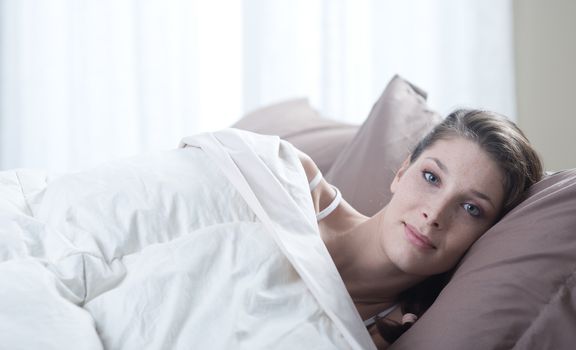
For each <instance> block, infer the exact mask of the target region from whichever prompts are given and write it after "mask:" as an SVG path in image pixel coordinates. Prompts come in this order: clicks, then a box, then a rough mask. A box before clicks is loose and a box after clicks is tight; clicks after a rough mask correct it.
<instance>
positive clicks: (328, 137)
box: [233, 99, 359, 173]
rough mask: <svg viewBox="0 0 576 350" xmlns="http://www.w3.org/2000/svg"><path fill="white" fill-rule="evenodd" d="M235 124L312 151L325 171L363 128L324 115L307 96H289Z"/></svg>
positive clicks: (311, 153) (305, 151)
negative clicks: (291, 97)
mask: <svg viewBox="0 0 576 350" xmlns="http://www.w3.org/2000/svg"><path fill="white" fill-rule="evenodd" d="M233 127H235V128H239V129H244V130H249V131H253V132H256V133H260V134H266V135H278V136H280V138H282V139H285V140H286V141H288V142H290V143H292V144H293V145H294V146H295V147H296V148H298V149H299V150H301V151H302V152H304V153H306V154H308V155H309V156H310V157H311V158H312V159H313V160H314V161H315V162H316V164H317V165H318V167H319V168H320V171H322V172H323V173H326V172H328V170H329V169H330V167H331V166H332V163H333V162H334V160H335V159H336V157H337V156H338V154H340V152H341V151H342V149H343V148H344V147H345V146H346V145H347V144H348V143H349V142H350V141H351V140H352V138H353V137H354V135H355V134H356V132H357V131H358V128H359V127H358V126H357V125H351V124H346V123H341V122H337V121H334V120H331V119H328V118H325V117H322V116H321V115H320V114H319V113H318V112H317V111H316V110H314V108H312V107H311V106H310V103H309V102H308V100H307V99H295V100H289V101H285V102H281V103H277V104H274V105H271V106H268V107H264V108H261V109H258V110H256V111H254V112H252V113H249V114H247V115H246V116H244V117H243V118H242V119H240V120H239V121H238V122H236V123H235V124H234V125H233Z"/></svg>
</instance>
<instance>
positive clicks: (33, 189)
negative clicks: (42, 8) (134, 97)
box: [0, 76, 576, 349]
mask: <svg viewBox="0 0 576 350" xmlns="http://www.w3.org/2000/svg"><path fill="white" fill-rule="evenodd" d="M440 118H441V117H440V116H439V115H438V114H437V113H436V112H434V111H433V110H431V109H430V108H428V106H427V104H426V94H425V92H424V91H423V90H422V89H419V88H418V87H416V86H414V85H413V84H411V83H410V82H408V81H406V80H405V79H403V78H402V77H399V76H396V77H394V78H393V79H392V80H391V81H390V83H389V85H388V86H387V87H386V89H385V90H384V92H383V93H382V95H381V96H380V97H379V99H378V100H377V101H376V103H375V104H374V107H373V108H372V110H371V112H370V115H369V116H368V118H367V119H366V120H365V122H364V123H363V124H362V125H350V124H345V123H340V122H336V121H334V120H331V119H328V118H326V117H324V116H322V115H320V114H319V113H318V112H317V111H315V110H314V109H313V108H312V107H311V106H310V104H309V103H308V101H307V100H305V99H296V100H291V101H286V102H283V103H279V104H276V105H272V106H269V107H266V108H262V109H259V110H257V111H254V112H253V113H250V114H248V115H246V116H244V117H243V118H241V119H240V120H239V121H238V122H237V123H236V124H234V125H233V128H231V129H227V130H223V131H219V132H216V133H207V134H202V135H196V136H193V137H187V138H184V139H183V140H181V143H180V147H178V148H175V149H174V150H170V151H165V152H158V153H154V154H146V155H142V156H139V157H132V158H128V159H122V160H118V161H114V162H109V163H106V164H103V165H100V166H98V167H96V168H93V169H87V170H84V171H80V172H77V173H73V174H64V175H58V176H53V175H51V174H46V173H44V172H42V171H39V170H29V169H14V170H8V171H3V172H0V280H1V281H2V288H0V344H2V347H6V348H9V349H143V348H146V349H189V348H198V349H223V348H233V349H295V348H296V349H299V348H306V349H308V348H310V349H312V348H314V349H373V348H374V345H373V344H372V343H371V340H370V338H369V336H368V333H367V332H366V330H365V328H364V327H363V323H362V321H361V320H360V318H359V316H358V314H357V313H356V312H355V309H354V306H353V303H352V302H351V300H350V298H349V296H348V295H347V293H346V291H345V288H344V286H343V284H342V281H341V280H340V279H339V276H338V274H337V271H336V270H335V268H334V267H333V265H332V264H330V263H329V259H330V258H329V255H328V253H327V251H326V249H325V247H324V245H323V244H322V242H321V241H320V239H319V237H318V235H317V234H316V230H317V226H316V222H315V218H314V215H313V214H312V213H313V210H312V209H311V208H310V206H311V203H310V201H309V192H308V191H309V189H308V183H307V180H306V176H305V174H304V172H303V170H302V168H301V166H300V164H299V161H298V158H297V156H296V153H295V151H294V147H293V146H296V147H297V148H299V149H301V150H302V151H304V152H306V153H308V154H309V155H310V156H311V157H312V158H313V159H314V160H315V162H316V163H317V164H318V165H319V167H320V169H321V171H322V172H323V174H324V176H325V177H326V178H327V180H328V181H330V182H331V183H333V184H334V185H336V186H338V187H339V188H340V190H341V192H342V194H343V196H344V197H345V198H346V199H347V200H348V201H349V202H351V203H352V204H353V205H355V206H356V207H357V208H358V209H359V210H360V211H361V212H363V213H364V214H366V215H371V214H374V213H375V212H376V211H378V210H379V209H380V208H381V207H382V206H383V205H384V203H386V202H387V200H388V198H389V197H390V193H389V190H388V187H389V186H388V184H389V183H390V181H391V179H392V178H393V176H394V171H395V170H396V169H397V168H398V166H399V164H400V163H401V161H402V160H403V159H404V158H405V157H406V155H407V154H408V152H409V151H410V149H411V147H412V146H413V143H414V142H415V141H416V140H418V139H419V138H420V137H421V136H422V135H424V134H425V133H426V132H427V131H428V130H429V129H430V128H431V127H432V125H434V124H435V123H436V122H437V121H439V120H440ZM176 142H177V140H176ZM359 155H361V156H359ZM358 178H362V181H358ZM374 188H375V189H376V190H373V189H374ZM271 189H272V190H271ZM191 199H193V200H191ZM575 212H576V170H575V169H567V170H565V171H561V172H557V173H554V174H550V175H548V176H547V177H546V179H544V180H543V181H541V182H540V183H538V184H536V185H535V186H533V188H532V189H531V191H530V196H529V197H528V198H527V200H525V201H524V202H523V203H522V204H521V205H520V206H518V207H517V208H516V209H514V210H513V211H511V212H510V213H508V214H507V215H506V217H504V218H503V219H502V220H501V221H500V222H499V223H498V224H497V225H495V226H494V227H493V228H492V229H491V230H490V231H489V232H487V233H486V234H485V235H484V236H483V237H482V238H481V239H480V240H479V241H478V242H476V243H475V244H474V245H473V246H472V248H471V249H470V251H469V252H468V253H467V254H466V255H465V257H464V258H463V260H462V261H461V262H460V264H459V266H458V268H457V269H456V271H455V273H454V275H453V277H452V279H451V281H450V282H449V284H448V285H447V287H446V288H445V289H444V290H443V291H442V293H441V294H440V296H439V297H438V299H437V300H436V302H435V303H434V304H433V305H432V307H431V308H430V309H429V310H428V311H427V312H426V313H425V314H424V316H423V317H422V318H421V319H420V320H419V321H418V322H417V323H416V324H415V325H414V326H413V327H412V328H411V329H410V330H409V331H408V332H407V333H405V334H404V335H403V336H402V337H401V338H400V339H399V340H398V341H397V342H396V343H394V344H393V345H392V347H391V348H392V349H461V348H467V349H509V348H517V349H542V348H554V349H563V348H569V347H570V346H571V345H572V344H574V343H576V332H574V331H573V330H574V329H576V309H575V305H576V291H575V288H576V287H575V284H576V277H575V273H574V272H575V270H576V230H575V227H576V216H575V215H574V213H575ZM246 256H248V258H245V257H246ZM240 257H242V258H240ZM230 286H233V287H230Z"/></svg>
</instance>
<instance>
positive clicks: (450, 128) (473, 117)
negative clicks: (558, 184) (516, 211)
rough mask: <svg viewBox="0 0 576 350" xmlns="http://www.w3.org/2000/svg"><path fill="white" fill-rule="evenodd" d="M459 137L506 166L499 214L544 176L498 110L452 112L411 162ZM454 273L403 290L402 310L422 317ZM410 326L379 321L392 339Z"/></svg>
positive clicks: (527, 144)
mask: <svg viewBox="0 0 576 350" xmlns="http://www.w3.org/2000/svg"><path fill="white" fill-rule="evenodd" d="M458 137H461V138H465V139H467V140H471V141H474V142H476V143H477V144H478V145H479V146H480V147H481V148H482V149H483V150H484V151H485V152H486V153H487V154H488V155H489V156H490V157H491V158H492V159H493V160H494V161H495V162H496V163H497V164H498V165H499V166H500V168H501V169H502V170H503V172H504V174H505V179H504V206H503V209H502V212H501V213H500V217H502V216H503V215H504V214H505V213H507V212H508V211H510V210H511V209H512V208H514V207H515V206H516V205H517V204H518V203H520V202H521V201H522V200H523V199H524V196H525V193H526V190H527V189H528V188H529V187H530V186H531V185H532V184H534V183H536V182H538V181H540V179H541V178H542V176H543V170H542V162H541V160H540V157H539V156H538V154H537V153H536V151H535V150H534V148H533V147H532V145H531V144H530V142H529V141H528V139H527V138H526V136H525V135H524V133H522V131H521V130H520V129H519V128H518V126H517V125H516V124H515V123H513V122H512V121H510V120H508V119H507V118H505V117H503V116H501V115H499V114H497V113H494V112H489V111H482V110H470V109H459V110H456V111H454V112H452V113H450V114H449V115H448V116H447V117H446V118H445V119H444V120H443V121H442V122H440V123H439V124H438V125H436V127H435V128H434V129H432V131H430V132H429V133H428V134H427V135H426V136H425V137H424V138H423V139H422V140H421V141H420V142H419V143H418V144H417V145H416V147H415V148H414V150H413V151H412V153H411V155H410V163H413V162H414V161H416V160H417V159H418V157H419V156H420V155H421V154H422V152H424V150H426V149H427V148H429V147H430V146H432V145H433V144H434V143H435V142H436V141H438V140H446V139H451V138H458ZM451 273H452V271H449V272H446V273H443V274H440V275H436V276H432V277H430V278H428V279H426V280H425V281H424V282H422V283H420V284H418V285H416V286H414V287H412V288H410V289H408V290H406V291H404V292H403V293H402V294H401V295H400V302H399V303H400V306H401V309H402V313H408V312H409V313H413V314H416V315H417V316H418V317H420V316H421V315H422V314H423V313H424V312H425V311H426V310H427V309H428V308H429V307H430V305H432V303H433V302H434V300H435V299H436V297H437V296H438V294H439V293H440V291H441V290H442V288H443V287H444V286H445V285H446V284H447V283H448V281H449V279H450V276H451ZM410 326H411V324H405V325H401V324H398V323H395V322H392V321H389V320H386V319H378V320H377V322H376V327H378V330H379V332H380V334H381V335H382V337H383V338H384V339H385V340H386V341H387V342H389V343H392V342H394V341H395V340H396V339H397V338H398V337H400V335H402V333H404V332H405V331H406V330H408V329H409V328H410Z"/></svg>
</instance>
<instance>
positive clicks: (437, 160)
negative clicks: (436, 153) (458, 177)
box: [426, 157, 449, 174]
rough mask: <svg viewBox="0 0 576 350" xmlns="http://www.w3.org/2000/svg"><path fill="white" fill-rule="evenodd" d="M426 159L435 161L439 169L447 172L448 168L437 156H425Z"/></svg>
mask: <svg viewBox="0 0 576 350" xmlns="http://www.w3.org/2000/svg"><path fill="white" fill-rule="evenodd" d="M426 159H430V160H431V161H433V162H434V163H436V165H438V168H440V170H442V171H443V172H445V173H446V174H448V173H449V172H448V168H447V167H446V165H444V163H442V162H441V161H440V159H438V158H434V157H427V158H426Z"/></svg>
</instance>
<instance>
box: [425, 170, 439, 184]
mask: <svg viewBox="0 0 576 350" xmlns="http://www.w3.org/2000/svg"><path fill="white" fill-rule="evenodd" d="M423 175H424V179H426V181H427V182H429V183H431V184H433V185H437V184H438V183H439V182H440V179H439V178H438V177H437V176H436V175H434V173H431V172H429V171H425V172H424V173H423Z"/></svg>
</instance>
